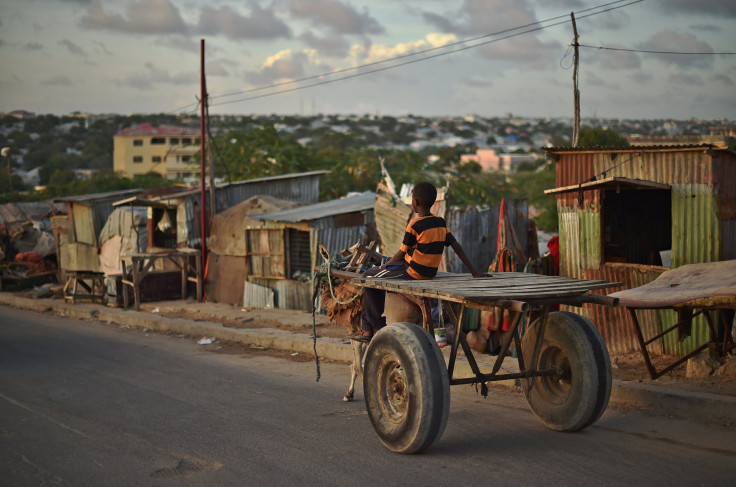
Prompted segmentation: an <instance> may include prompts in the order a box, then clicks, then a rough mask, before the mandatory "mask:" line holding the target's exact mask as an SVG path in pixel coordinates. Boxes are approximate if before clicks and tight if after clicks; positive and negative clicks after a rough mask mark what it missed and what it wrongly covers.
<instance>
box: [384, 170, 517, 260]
mask: <svg viewBox="0 0 736 487" xmlns="http://www.w3.org/2000/svg"><path fill="white" fill-rule="evenodd" d="M447 191H448V188H438V190H437V201H436V202H435V205H434V206H433V207H432V214H434V215H437V216H440V217H442V218H444V219H445V221H446V222H447V228H448V229H449V230H450V232H452V234H453V235H454V236H455V238H456V239H457V240H458V241H459V242H460V243H461V244H462V246H463V249H465V253H466V254H467V255H468V258H469V259H470V261H471V262H472V263H473V266H475V268H476V269H478V270H485V269H488V266H489V265H490V264H491V262H492V261H493V258H494V257H495V255H496V250H497V249H496V242H497V236H498V218H499V213H500V209H501V207H500V206H492V207H485V208H478V207H475V208H458V207H451V208H448V207H447V199H446V194H447ZM376 192H377V197H376V203H375V206H374V212H375V217H376V227H377V229H378V235H379V236H380V239H381V253H383V254H384V255H393V254H394V253H395V252H396V251H397V250H399V247H400V246H401V242H402V240H403V238H404V231H405V230H406V225H407V223H409V219H410V218H411V217H412V210H411V197H410V196H409V197H403V198H402V197H400V196H398V195H397V194H395V193H393V192H392V191H391V189H390V187H389V186H387V185H385V184H384V183H379V185H378V189H377V191H376ZM506 209H507V211H508V215H507V217H508V218H510V219H511V222H512V225H513V227H514V230H515V232H516V236H517V238H518V239H519V244H520V245H521V248H522V250H523V251H524V257H525V258H526V257H527V256H528V242H529V216H528V214H529V202H528V201H527V200H508V201H507V202H506ZM522 264H523V263H522ZM440 270H443V271H447V272H458V273H462V272H467V269H466V268H465V266H464V265H463V263H462V261H461V260H460V258H459V257H458V256H457V255H456V254H455V252H452V251H449V252H447V251H446V252H445V253H444V254H443V256H442V262H441V264H440Z"/></svg>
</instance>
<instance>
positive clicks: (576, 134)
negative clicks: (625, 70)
mask: <svg viewBox="0 0 736 487" xmlns="http://www.w3.org/2000/svg"><path fill="white" fill-rule="evenodd" d="M570 17H571V18H572V32H573V35H574V37H573V41H572V45H573V48H574V49H575V58H574V59H575V63H574V65H575V67H574V68H573V70H572V86H573V103H574V105H575V117H574V124H573V129H572V144H571V145H572V147H577V146H578V140H579V139H580V90H579V89H578V64H579V62H580V58H579V53H578V47H579V46H580V44H578V37H579V36H578V27H577V25H575V13H574V12H570Z"/></svg>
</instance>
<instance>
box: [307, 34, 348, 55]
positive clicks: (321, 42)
mask: <svg viewBox="0 0 736 487" xmlns="http://www.w3.org/2000/svg"><path fill="white" fill-rule="evenodd" d="M299 39H301V40H302V41H304V43H305V44H306V45H308V46H309V47H311V48H313V49H316V50H317V51H319V52H320V53H321V54H324V55H325V56H334V57H343V56H346V55H347V53H348V50H349V49H350V43H348V41H347V40H346V39H345V38H344V37H343V36H341V35H339V34H336V33H334V32H330V33H328V34H326V35H324V36H322V37H319V36H317V35H315V34H313V33H312V32H305V33H304V34H302V35H300V36H299Z"/></svg>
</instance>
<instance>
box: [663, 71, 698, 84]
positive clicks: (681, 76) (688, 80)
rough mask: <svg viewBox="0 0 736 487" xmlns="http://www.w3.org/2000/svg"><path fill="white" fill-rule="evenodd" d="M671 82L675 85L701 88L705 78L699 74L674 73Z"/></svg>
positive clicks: (670, 78)
mask: <svg viewBox="0 0 736 487" xmlns="http://www.w3.org/2000/svg"><path fill="white" fill-rule="evenodd" d="M669 80H670V81H671V82H672V83H675V84H682V85H691V86H701V85H702V84H703V78H701V77H700V76H698V75H697V74H687V73H672V74H671V75H670V77H669Z"/></svg>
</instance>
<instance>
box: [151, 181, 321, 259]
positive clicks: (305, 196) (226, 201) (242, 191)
mask: <svg viewBox="0 0 736 487" xmlns="http://www.w3.org/2000/svg"><path fill="white" fill-rule="evenodd" d="M325 174H329V171H309V172H302V173H293V174H283V175H280V176H271V177H265V178H257V179H249V180H247V181H237V182H233V183H226V184H218V185H215V200H216V206H215V208H216V213H218V212H220V211H223V210H225V209H227V208H230V207H233V206H235V205H237V204H239V203H242V202H243V201H245V200H247V199H248V198H252V197H253V196H272V197H274V198H278V199H281V200H286V201H295V202H297V203H302V204H311V203H316V202H317V201H319V179H320V177H322V176H323V175H325ZM209 194H210V193H209V190H208V192H207V196H206V201H207V208H208V209H209V206H210V201H209ZM200 196H201V194H200V190H199V189H196V190H191V191H184V192H181V193H175V194H171V195H167V196H162V197H161V198H160V200H161V201H164V202H166V203H169V204H173V205H176V207H177V211H176V219H177V220H176V227H177V244H178V245H179V246H180V247H181V246H185V247H192V248H195V247H197V248H198V247H200V246H201V241H200V235H199V232H200V224H199V218H200V214H201V211H200V203H201V198H200Z"/></svg>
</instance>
